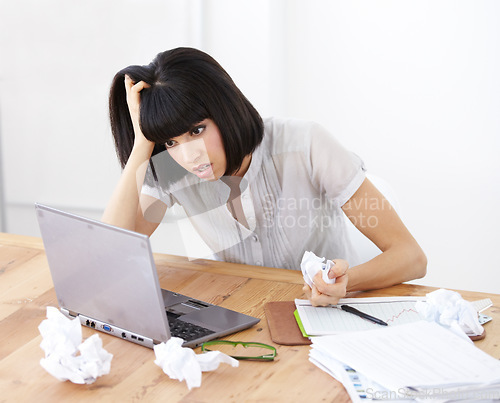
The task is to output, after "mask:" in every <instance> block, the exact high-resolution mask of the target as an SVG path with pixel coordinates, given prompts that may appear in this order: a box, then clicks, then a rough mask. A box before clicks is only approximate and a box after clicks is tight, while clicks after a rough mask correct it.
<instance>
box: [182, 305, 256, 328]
mask: <svg viewBox="0 0 500 403" xmlns="http://www.w3.org/2000/svg"><path fill="white" fill-rule="evenodd" d="M182 320H183V321H186V322H190V323H194V324H195V325H200V326H204V327H206V328H208V329H212V330H215V331H218V330H226V329H232V328H238V327H240V326H242V325H244V324H245V323H247V322H248V317H246V316H245V315H242V314H240V313H238V312H235V311H230V310H229V309H225V308H221V307H219V306H215V305H213V306H210V307H208V308H205V309H202V310H199V311H193V312H191V313H188V314H186V315H184V316H182Z"/></svg>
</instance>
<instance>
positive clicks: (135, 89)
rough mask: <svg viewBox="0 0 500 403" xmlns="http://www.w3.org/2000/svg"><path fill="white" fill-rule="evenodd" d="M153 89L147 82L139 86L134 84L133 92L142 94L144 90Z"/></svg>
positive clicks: (140, 82)
mask: <svg viewBox="0 0 500 403" xmlns="http://www.w3.org/2000/svg"><path fill="white" fill-rule="evenodd" d="M149 87H151V86H150V85H149V84H148V83H147V82H145V81H139V82H138V83H137V84H134V86H133V87H132V90H134V91H136V92H141V91H142V90H143V89H144V88H149Z"/></svg>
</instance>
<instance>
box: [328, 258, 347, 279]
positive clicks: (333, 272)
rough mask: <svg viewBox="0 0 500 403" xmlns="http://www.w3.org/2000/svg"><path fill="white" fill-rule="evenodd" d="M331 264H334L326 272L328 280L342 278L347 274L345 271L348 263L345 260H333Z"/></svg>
mask: <svg viewBox="0 0 500 403" xmlns="http://www.w3.org/2000/svg"><path fill="white" fill-rule="evenodd" d="M332 262H333V263H335V264H334V265H333V266H332V267H330V270H329V272H328V278H336V277H340V276H343V275H344V274H345V273H346V272H347V269H349V263H348V262H347V260H344V259H335V260H332Z"/></svg>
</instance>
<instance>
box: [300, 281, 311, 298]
mask: <svg viewBox="0 0 500 403" xmlns="http://www.w3.org/2000/svg"><path fill="white" fill-rule="evenodd" d="M302 292H303V293H304V294H305V296H306V298H307V299H309V298H310V296H311V287H309V286H308V285H307V284H304V286H303V287H302Z"/></svg>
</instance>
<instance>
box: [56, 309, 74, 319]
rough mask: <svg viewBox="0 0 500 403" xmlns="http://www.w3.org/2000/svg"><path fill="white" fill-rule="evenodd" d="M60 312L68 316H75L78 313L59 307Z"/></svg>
mask: <svg viewBox="0 0 500 403" xmlns="http://www.w3.org/2000/svg"><path fill="white" fill-rule="evenodd" d="M60 309H61V312H62V313H63V314H64V315H66V316H67V317H68V318H76V317H77V316H78V314H77V313H76V312H73V311H70V310H69V309H66V308H60Z"/></svg>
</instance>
